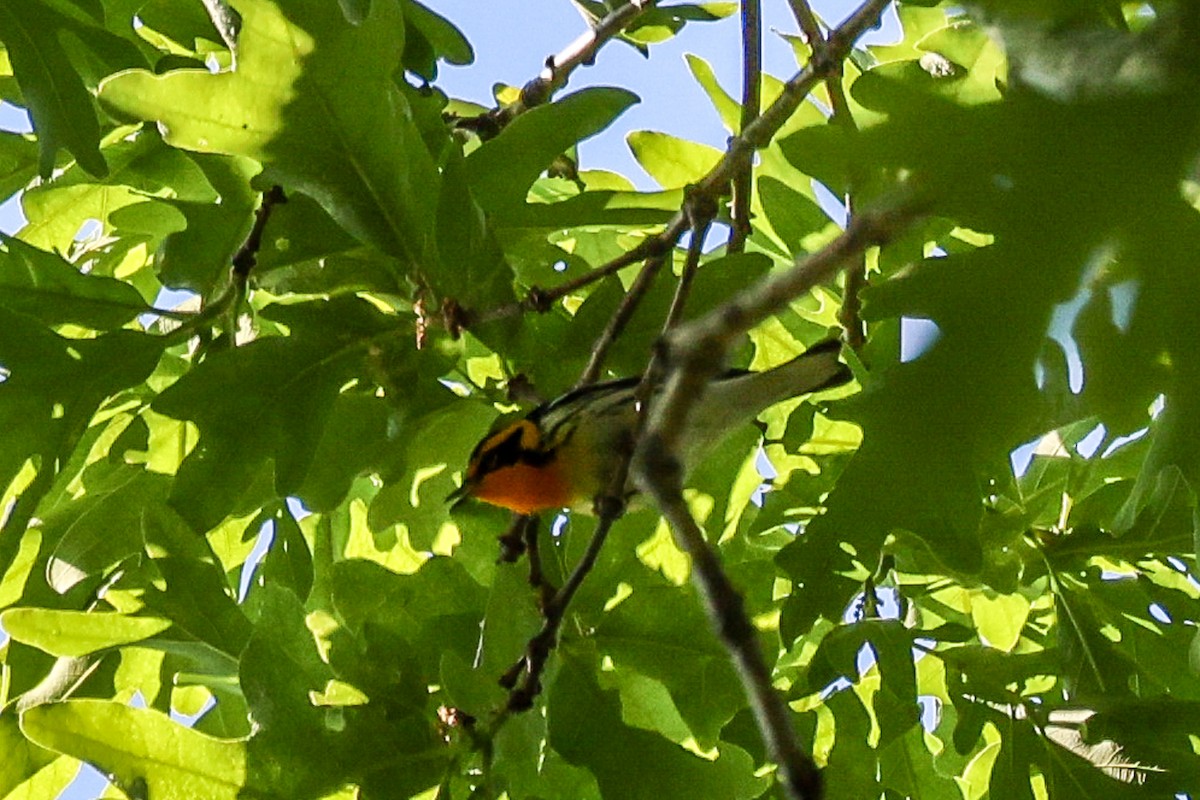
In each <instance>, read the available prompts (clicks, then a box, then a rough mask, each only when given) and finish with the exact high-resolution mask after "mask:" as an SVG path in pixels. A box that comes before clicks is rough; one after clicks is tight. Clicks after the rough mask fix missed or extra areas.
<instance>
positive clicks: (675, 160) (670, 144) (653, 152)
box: [626, 131, 722, 189]
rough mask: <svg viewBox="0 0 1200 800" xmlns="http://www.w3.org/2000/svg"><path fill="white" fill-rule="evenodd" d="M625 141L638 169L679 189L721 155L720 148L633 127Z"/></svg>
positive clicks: (662, 184)
mask: <svg viewBox="0 0 1200 800" xmlns="http://www.w3.org/2000/svg"><path fill="white" fill-rule="evenodd" d="M626 141H627V142H628V143H629V149H630V150H632V151H633V156H634V158H636V159H637V162H638V163H639V164H641V165H642V169H644V170H646V172H647V173H648V174H649V175H650V177H651V178H654V180H655V181H657V183H658V185H659V186H661V187H662V188H664V189H682V188H683V187H685V186H687V185H688V184H691V183H695V182H696V181H698V180H700V179H701V178H703V177H704V176H705V175H707V174H708V173H709V171H711V170H712V168H713V167H715V166H716V165H717V162H719V161H720V160H721V156H722V152H721V151H720V150H718V149H717V148H715V147H712V146H710V145H707V144H700V143H699V142H689V141H687V140H686V139H680V138H678V137H676V136H671V135H670V134H667V133H658V132H656V131H634V132H633V133H631V134H629V135H628V136H627V137H626Z"/></svg>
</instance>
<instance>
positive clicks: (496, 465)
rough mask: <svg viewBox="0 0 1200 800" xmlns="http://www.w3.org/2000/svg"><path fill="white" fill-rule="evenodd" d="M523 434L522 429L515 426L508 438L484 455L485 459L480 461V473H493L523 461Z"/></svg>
mask: <svg viewBox="0 0 1200 800" xmlns="http://www.w3.org/2000/svg"><path fill="white" fill-rule="evenodd" d="M521 434H522V430H521V427H520V426H519V425H515V426H513V429H512V431H510V432H509V434H508V435H507V436H505V437H504V438H503V439H501V440H500V441H499V442H497V443H496V444H495V446H493V447H492V448H490V449H489V450H488V451H487V452H486V453H484V454H483V458H481V459H480V460H479V471H480V472H484V473H486V472H492V471H493V470H497V469H500V468H501V467H510V466H512V465H513V464H516V463H517V462H518V461H519V460H520V459H521Z"/></svg>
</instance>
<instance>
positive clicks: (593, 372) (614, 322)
mask: <svg viewBox="0 0 1200 800" xmlns="http://www.w3.org/2000/svg"><path fill="white" fill-rule="evenodd" d="M666 260H667V257H666V256H665V255H661V256H654V257H653V258H648V259H646V263H645V264H643V265H642V271H641V272H639V273H638V276H637V278H636V279H635V280H634V282H633V285H632V286H630V287H629V291H627V292H626V293H625V296H624V297H623V298H621V304H620V305H619V306H617V310H616V311H615V312H613V315H612V317H610V318H609V320H608V324H607V325H605V326H604V330H603V331H601V333H600V336H599V338H597V339H596V343H595V344H593V345H592V355H591V357H590V358H589V359H588V363H587V366H586V367H585V368H584V370H583V373H582V374H581V375H580V376H579V380H578V381H576V382H575V388H576V389H579V388H582V387H584V386H588V385H590V384H593V383H595V382H596V379H597V378H599V377H600V368H601V367H603V366H604V359H605V358H606V357H607V356H608V351H609V350H610V349H611V348H612V345H613V343H614V342H615V341H616V340H617V337H619V336H620V335H621V333H622V332H623V331H624V330H625V326H626V325H628V324H629V320H630V319H632V318H633V312H634V311H636V310H637V307H638V306H639V305H640V304H641V302H642V299H643V298H644V297H645V296H646V293H647V292H648V291H649V290H650V287H651V285H653V283H654V279H655V278H656V277H657V276H658V273H659V271H660V270H661V269H662V265H663V264H665V263H666Z"/></svg>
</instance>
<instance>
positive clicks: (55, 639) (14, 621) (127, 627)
mask: <svg viewBox="0 0 1200 800" xmlns="http://www.w3.org/2000/svg"><path fill="white" fill-rule="evenodd" d="M0 624H2V625H3V626H4V629H5V630H6V631H8V634H9V636H12V637H13V638H14V639H16V640H17V641H18V642H24V643H25V644H29V645H33V646H34V647H36V648H38V649H39V650H43V651H45V652H47V653H49V654H50V655H52V656H60V657H67V658H74V657H76V656H85V655H87V654H89V653H95V652H97V651H99V650H105V649H108V648H110V647H118V646H120V645H123V644H132V643H133V642H140V641H141V640H143V639H149V638H150V637H151V636H155V635H157V634H159V633H162V632H163V631H165V630H166V629H167V628H169V627H171V621H170V620H167V619H161V618H159V617H130V616H126V615H125V614H112V613H89V612H86V611H60V610H55V609H48V608H10V609H8V610H7V611H4V612H3V613H0Z"/></svg>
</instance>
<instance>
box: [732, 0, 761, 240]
mask: <svg viewBox="0 0 1200 800" xmlns="http://www.w3.org/2000/svg"><path fill="white" fill-rule="evenodd" d="M761 86H762V3H761V0H742V119H741V124H740V125H739V126H738V130H739V131H742V130H745V129H746V127H747V126H749V125H750V123H752V122H754V120H755V119H757V118H758V111H759V108H760V107H761V104H762V99H761V94H762V93H761ZM732 183H733V204H732V217H733V230H732V231H731V232H730V235H729V244H728V245H727V246H726V248H725V251H726V252H727V253H740V252H742V251H743V250H745V249H746V239H748V238H749V237H750V233H751V231H752V228H751V224H750V199H751V194H752V192H753V188H754V163H753V162H752V161H751V160H750V159H746V160H745V161H744V162H743V163H742V165H741V168H740V169H739V170H738V171H737V172H736V174H734V176H733V182H732Z"/></svg>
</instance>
